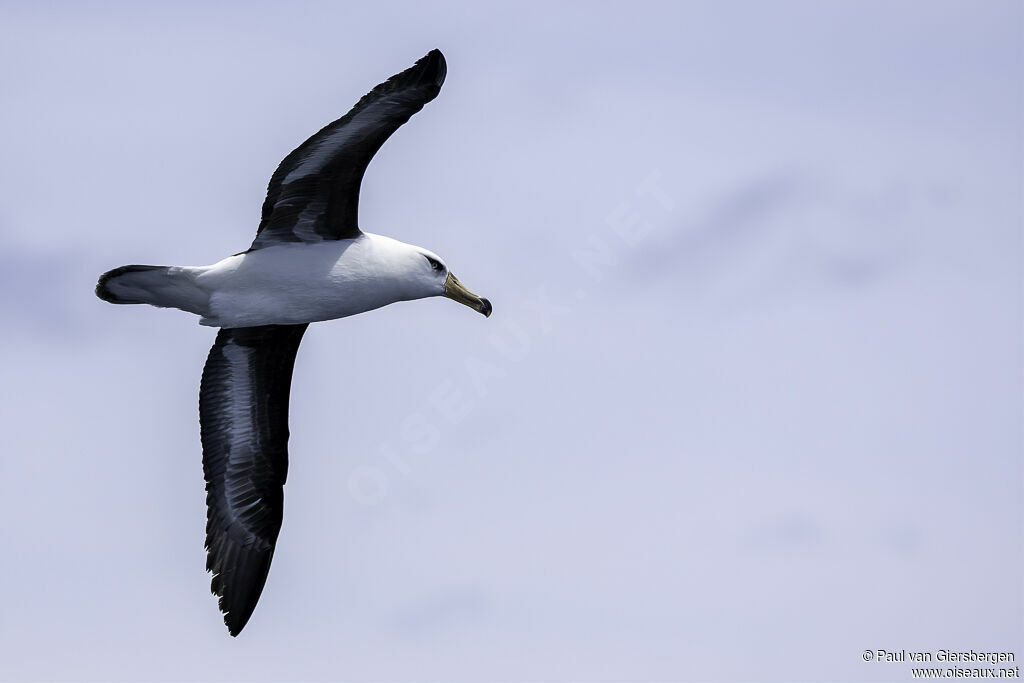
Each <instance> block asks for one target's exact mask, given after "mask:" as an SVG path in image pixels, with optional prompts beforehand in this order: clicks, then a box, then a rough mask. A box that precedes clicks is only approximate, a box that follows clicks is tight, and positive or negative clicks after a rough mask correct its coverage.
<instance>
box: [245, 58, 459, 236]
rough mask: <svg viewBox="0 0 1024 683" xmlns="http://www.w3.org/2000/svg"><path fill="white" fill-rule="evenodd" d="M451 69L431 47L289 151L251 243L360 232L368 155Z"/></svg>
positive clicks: (433, 94)
mask: <svg viewBox="0 0 1024 683" xmlns="http://www.w3.org/2000/svg"><path fill="white" fill-rule="evenodd" d="M446 71H447V67H446V65H445V60H444V55H442V54H441V52H440V50H431V51H430V52H429V53H427V55H426V56H425V57H423V58H422V59H420V60H419V61H418V62H416V64H414V65H413V66H412V67H410V68H409V69H406V70H405V71H403V72H402V73H400V74H397V75H395V76H392V77H391V78H389V79H388V80H387V81H385V82H384V83H381V84H380V85H378V86H377V87H376V88H374V89H373V90H371V91H370V92H369V93H368V94H366V95H365V96H364V97H363V98H362V99H361V100H359V102H358V103H357V104H356V106H354V107H352V110H351V111H349V112H348V113H347V114H345V115H344V116H343V117H341V118H340V119H338V120H337V121H335V122H334V123H331V124H329V125H328V126H326V127H325V128H323V130H321V131H320V132H319V133H317V134H316V135H314V136H313V137H311V138H309V139H308V140H306V141H305V142H304V143H302V144H301V145H299V147H298V148H296V149H295V150H294V151H293V152H292V153H291V154H289V155H288V156H286V157H285V158H284V161H282V162H281V165H280V166H278V168H277V171H275V172H274V175H273V177H271V179H270V185H269V186H268V187H267V198H266V201H264V203H263V215H262V218H261V220H260V227H259V230H258V231H257V233H256V239H255V241H254V242H253V243H252V247H251V249H260V248H262V247H266V246H269V245H272V244H278V243H281V242H320V241H322V240H340V239H348V238H351V237H358V236H359V234H360V232H359V220H358V218H359V217H358V209H359V186H360V183H361V182H362V179H363V173H364V172H365V171H366V167H367V165H368V164H369V163H370V159H372V158H373V155H374V154H376V153H377V150H378V149H380V147H381V145H383V144H384V141H385V140H387V139H388V138H389V137H390V136H391V134H392V133H394V132H395V131H396V130H398V128H399V127H400V126H401V125H402V124H403V123H405V122H406V121H408V120H409V118H410V117H411V116H412V115H413V114H415V113H416V112H418V111H419V110H420V109H422V108H423V105H425V104H426V103H427V102H429V101H431V100H432V99H434V98H435V97H437V94H438V93H439V92H440V91H441V84H442V83H444V77H445V73H446Z"/></svg>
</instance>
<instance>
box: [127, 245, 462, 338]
mask: <svg viewBox="0 0 1024 683" xmlns="http://www.w3.org/2000/svg"><path fill="white" fill-rule="evenodd" d="M428 256H429V257H430V258H433V259H435V260H436V261H438V262H439V261H440V259H439V258H438V257H437V256H436V255H435V254H433V253H432V252H429V251H427V250H425V249H421V248H419V247H415V246H413V245H410V244H405V243H404V242H399V241H398V240H394V239H391V238H390V237H384V236H383V235H374V234H372V233H363V234H361V235H359V236H358V237H355V238H352V239H345V240H325V241H322V242H315V243H312V244H304V243H301V242H291V243H284V244H279V245H275V246H272V247H267V248H264V249H257V250H255V251H248V252H243V253H241V254H235V255H234V256H229V257H228V258H226V259H223V260H222V261H218V262H217V263H214V264H213V265H210V266H171V267H168V268H167V269H166V270H164V269H156V268H154V269H153V270H148V271H141V272H139V274H138V275H136V276H135V277H134V278H130V279H128V282H124V280H125V279H126V278H120V279H112V281H111V282H110V283H109V284H108V285H107V286H108V289H109V290H110V292H111V293H112V294H114V295H115V296H120V297H122V298H125V299H139V298H141V297H147V296H148V298H149V300H147V301H146V303H149V304H152V305H155V306H161V307H169V308H180V309H181V310H184V311H188V312H189V313H195V314H196V315H199V316H201V318H200V321H199V323H200V324H201V325H209V326H211V327H256V326H260V325H298V324H301V323H312V322H319V321H323V320H333V319H335V318H345V317H348V316H350V315H355V314H357V313H364V312H366V311H372V310H373V309H375V308H380V307H381V306H386V305H388V304H391V303H395V302H398V301H409V300H412V299H420V298H423V297H425V296H437V295H441V294H443V293H444V282H443V281H442V282H439V281H438V278H437V277H434V276H432V272H433V271H432V269H431V268H430V267H429V265H430V262H429V261H427V260H426V258H425V257H428ZM150 280H151V281H153V284H151V283H150V282H149V281H150Z"/></svg>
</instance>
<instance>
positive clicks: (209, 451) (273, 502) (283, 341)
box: [199, 325, 307, 636]
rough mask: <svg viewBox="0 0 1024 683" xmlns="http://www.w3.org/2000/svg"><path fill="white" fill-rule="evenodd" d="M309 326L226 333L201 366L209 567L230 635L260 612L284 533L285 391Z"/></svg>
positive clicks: (214, 590)
mask: <svg viewBox="0 0 1024 683" xmlns="http://www.w3.org/2000/svg"><path fill="white" fill-rule="evenodd" d="M306 327H307V326H306V325H268V326H264V327H241V328H236V329H227V328H225V329H222V330H220V332H219V333H218V334H217V341H216V342H214V345H213V348H212V349H210V355H209V357H208V358H207V360H206V367H205V368H204V369H203V379H202V383H201V385H200V390H199V421H200V426H201V429H200V431H201V434H202V441H203V471H204V473H205V475H206V491H207V494H206V506H207V516H206V549H207V551H208V553H207V560H206V568H207V570H209V571H211V572H213V581H212V584H211V589H212V590H213V592H214V594H215V595H217V596H219V597H220V602H219V606H220V610H221V611H222V612H223V613H224V623H225V624H227V626H228V630H229V631H230V632H231V635H233V636H234V635H238V633H239V631H241V630H242V628H243V627H244V626H245V624H246V622H247V621H249V617H250V616H251V615H252V611H253V609H254V608H255V607H256V602H257V601H258V600H259V597H260V593H261V592H262V591H263V584H264V583H265V582H266V580H267V572H268V571H270V560H271V558H273V556H274V544H275V543H276V541H277V534H278V532H279V531H280V530H281V515H282V513H283V511H284V483H285V478H286V477H287V474H288V393H289V390H290V388H291V380H292V368H293V366H294V364H295V353H296V352H297V351H298V349H299V342H301V341H302V334H303V333H304V332H305V331H306Z"/></svg>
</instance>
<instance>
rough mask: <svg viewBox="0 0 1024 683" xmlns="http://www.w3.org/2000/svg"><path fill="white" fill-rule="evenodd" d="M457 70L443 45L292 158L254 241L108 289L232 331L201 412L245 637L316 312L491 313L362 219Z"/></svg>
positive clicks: (212, 359) (222, 586)
mask: <svg viewBox="0 0 1024 683" xmlns="http://www.w3.org/2000/svg"><path fill="white" fill-rule="evenodd" d="M445 73H446V65H445V60H444V57H443V56H442V55H441V53H440V52H439V51H437V50H433V51H431V52H430V53H428V54H427V56H425V57H424V58H423V59H421V60H419V61H418V62H416V64H415V65H413V66H412V67H411V68H409V69H406V70H405V71H403V72H401V73H399V74H397V75H395V76H393V77H391V78H390V79H388V80H387V81H385V82H384V83H381V84H380V85H378V86H377V87H376V88H374V89H373V90H372V91H370V93H368V94H367V95H366V96H365V97H363V98H362V99H361V100H360V101H359V102H358V103H357V104H356V105H355V107H353V108H352V110H351V111H349V113H347V114H346V115H345V116H343V117H342V118H340V119H338V120H337V121H335V122H333V123H331V124H329V125H327V126H326V127H324V128H323V129H322V130H321V131H320V132H318V133H316V134H315V135H313V136H312V137H311V138H309V139H308V140H306V141H305V142H304V143H303V144H301V145H300V146H299V147H297V148H296V149H295V150H294V151H292V153H291V154H289V155H288V156H286V157H285V159H284V161H282V162H281V164H280V166H279V167H278V169H277V171H276V172H275V173H274V175H273V176H272V177H271V179H270V184H269V186H268V188H267V196H266V200H265V201H264V203H263V212H262V217H261V220H260V225H259V228H258V230H257V233H256V239H255V240H254V241H253V243H252V246H250V247H249V249H248V250H246V251H244V252H242V253H240V254H235V255H234V256H229V257H228V258H225V259H223V260H222V261H219V262H217V263H215V264H213V265H210V266H141V265H131V266H122V267H120V268H115V269H114V270H111V271H108V272H106V273H104V274H103V275H102V276H101V277H100V280H99V283H98V284H97V286H96V294H97V296H99V297H100V298H101V299H103V300H105V301H109V302H111V303H117V304H151V305H153V306H160V307H165V308H166V307H171V308H179V309H181V310H184V311H187V312H189V313H194V314H196V315H199V316H200V323H201V324H203V325H209V326H214V327H219V328H221V330H220V332H218V334H217V339H216V341H215V342H214V345H213V348H212V349H210V354H209V357H208V358H207V361H206V366H205V368H204V369H203V376H202V381H201V384H200V391H199V415H200V427H201V436H202V442H203V472H204V475H205V478H206V490H207V526H206V547H207V550H208V555H207V569H208V570H210V571H211V572H213V574H214V576H213V581H212V584H211V587H212V589H213V592H214V593H215V594H216V595H217V596H219V598H220V602H219V605H220V608H221V611H222V612H224V621H225V623H226V624H227V626H228V630H229V632H230V633H231V634H232V635H237V634H238V633H239V631H241V630H242V628H243V627H244V626H245V624H246V623H247V622H248V620H249V617H250V616H251V615H252V612H253V609H254V608H255V607H256V602H257V601H258V600H259V596H260V593H261V592H262V590H263V586H264V583H265V581H266V578H267V573H268V571H269V570H270V561H271V559H272V558H273V554H274V547H275V544H276V541H277V535H278V532H279V531H280V528H281V519H282V514H283V500H284V498H283V496H284V489H283V487H284V483H285V478H286V475H287V471H288V447H287V446H288V395H289V391H290V387H291V373H292V366H293V364H294V362H295V354H296V352H297V351H298V348H299V343H300V342H301V340H302V336H303V334H304V333H305V331H306V328H307V326H308V325H309V323H313V322H318V321H322V320H332V319H335V318H344V317H347V316H350V315H355V314H357V313H363V312H365V311H370V310H373V309H375V308H380V307H381V306H386V305H388V304H391V303H395V302H397V301H408V300H411V299H422V298H425V297H430V296H447V297H449V298H451V299H453V300H455V301H457V302H459V303H462V304H465V305H467V306H469V307H471V308H473V309H474V310H476V311H478V312H480V313H482V314H484V315H490V313H491V304H490V302H489V301H487V299H484V298H482V297H479V296H477V295H475V294H473V293H472V292H470V291H469V290H468V289H466V288H465V287H464V286H463V285H462V283H460V282H459V281H458V279H457V278H456V277H455V276H454V275H452V274H451V273H450V272H449V270H448V267H447V266H446V265H445V264H444V262H443V261H442V260H441V259H440V257H438V256H437V255H436V254H434V253H432V252H430V251H427V250H426V249H422V248H420V247H415V246H412V245H410V244H405V243H403V242H399V241H397V240H394V239H391V238H389V237H383V236H381V235H374V234H371V233H364V232H362V231H361V230H360V229H359V226H358V220H357V218H358V216H357V211H358V203H359V186H360V183H361V182H362V177H363V173H364V171H365V170H366V166H367V165H368V164H369V162H370V160H371V159H372V158H373V155H374V154H375V153H376V151H377V150H378V149H379V148H380V146H381V145H382V144H383V143H384V142H385V141H386V140H387V139H388V137H389V136H390V135H391V134H392V133H393V132H394V131H395V130H397V129H398V127H399V126H401V125H402V124H403V123H405V122H406V121H407V120H408V119H409V117H410V116H412V115H413V114H415V113H416V112H418V111H419V110H420V109H421V108H422V107H423V105H424V104H426V103H427V102H429V101H430V100H432V99H434V97H436V96H437V93H438V92H439V91H440V88H441V84H442V83H443V82H444V78H445Z"/></svg>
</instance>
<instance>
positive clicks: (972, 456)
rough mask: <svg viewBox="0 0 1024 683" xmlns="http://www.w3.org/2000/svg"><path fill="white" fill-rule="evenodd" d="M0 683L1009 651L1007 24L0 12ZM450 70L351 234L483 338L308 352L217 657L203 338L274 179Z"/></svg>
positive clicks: (1021, 615)
mask: <svg viewBox="0 0 1024 683" xmlns="http://www.w3.org/2000/svg"><path fill="white" fill-rule="evenodd" d="M0 12H2V16H3V20H2V21H0V87H2V89H3V93H4V96H3V100H2V101H3V104H2V106H0V127H2V130H4V131H6V134H5V135H4V144H3V152H2V154H0V187H2V188H3V191H2V192H0V231H2V234H3V237H4V244H5V248H4V250H3V251H2V253H0V315H2V320H3V321H4V332H5V333H4V335H3V338H2V340H0V368H2V370H0V377H2V378H3V383H4V389H5V390H4V391H3V392H0V419H2V421H3V426H4V434H5V438H4V440H3V442H4V445H3V448H2V453H0V516H2V517H3V518H4V519H5V520H6V521H5V523H4V524H3V525H2V526H0V547H2V548H4V550H5V553H6V554H5V557H6V560H7V561H6V562H4V563H3V569H0V577H2V581H0V586H2V588H0V591H2V595H0V605H2V608H0V679H2V680H10V681H29V680H96V681H99V680H107V681H110V680H113V681H122V680H126V681H127V680H133V681H141V680H168V681H170V680H201V681H205V680H209V681H221V680H237V681H276V680H317V681H320V680H324V681H328V680H353V681H355V680H361V681H365V680H374V681H378V680H379V681H423V680H436V681H508V680H544V681H604V680H615V681H696V680H703V681H889V680H910V664H898V663H884V662H883V663H878V662H870V663H865V662H864V661H863V660H862V657H861V655H862V652H863V651H864V650H868V649H870V650H877V649H886V650H900V649H907V650H911V649H915V650H924V651H932V652H935V651H937V650H939V649H940V648H945V649H952V650H969V649H972V648H973V649H975V650H984V651H1000V650H1003V651H1013V650H1014V648H1015V647H1016V648H1017V650H1016V656H1017V659H1018V662H1019V661H1020V659H1021V658H1024V648H1022V646H1021V643H1024V579H1022V574H1021V569H1020V568H1021V567H1022V566H1024V499H1022V495H1021V494H1022V491H1024V470H1022V457H1021V456H1022V453H1024V431H1022V415H1024V363H1022V360H1024V354H1022V349H1024V319H1022V315H1024V313H1022V311H1024V308H1022V304H1024V301H1022V291H1024V289H1022V278H1021V275H1022V254H1024V250H1022V239H1021V238H1022V227H1024V163H1022V162H1024V136H1022V131H1024V107H1022V103H1024V85H1022V84H1024V59H1022V54H1021V50H1022V45H1024V41H1022V37H1024V10H1022V6H1021V5H1020V4H1019V3H1016V2H994V1H992V2H988V1H987V2H981V3H979V2H928V3H921V2H895V3H894V2H884V3H883V2H875V3H872V2H830V3H817V2H775V3H753V2H731V3H714V2H686V3H663V4H662V3H629V4H626V3H620V4H613V3H600V4H599V3H577V4H567V3H558V4H557V6H554V7H552V6H549V5H545V4H524V3H521V2H517V3H510V4H504V5H490V4H488V5H482V4H477V3H436V2H435V3H428V4H422V3H417V4H414V3H401V2H399V3H390V4H383V3H381V4H377V5H374V6H373V7H372V8H371V7H370V6H369V5H366V4H361V5H359V6H356V5H354V4H351V5H350V4H347V3H262V4H261V3H160V4H157V3H145V4H144V3H123V4H122V3H104V2H96V3H70V2H68V3H59V2H54V3H36V2H23V3H12V2H5V3H2V5H0ZM434 47H438V48H440V49H441V50H442V51H443V52H444V53H445V55H446V57H447V61H448V78H447V81H446V83H445V85H444V88H443V89H442V91H441V94H440V95H439V97H438V98H437V99H436V100H435V101H434V102H432V103H430V104H429V105H427V107H426V108H425V109H424V110H423V111H422V112H420V113H419V114H417V115H416V116H415V117H414V118H413V119H412V120H411V121H410V122H409V123H408V124H407V125H406V126H405V127H403V128H402V129H401V130H400V131H399V132H398V133H396V134H395V135H394V136H393V137H392V139H391V140H390V141H389V142H388V143H387V144H386V145H385V146H384V148H383V149H382V150H381V152H380V153H379V154H378V156H377V157H376V159H375V160H374V161H373V163H372V164H371V165H370V168H369V170H368V172H367V175H366V181H365V183H364V186H363V195H362V203H361V216H360V224H361V225H362V227H363V229H364V230H367V231H370V232H378V233H382V234H386V235H389V236H392V237H395V238H397V239H401V240H403V241H407V242H411V243H414V244H418V245H420V246H423V247H425V248H427V249H430V250H432V251H434V252H436V253H438V254H440V255H441V256H442V257H443V258H445V260H446V261H447V263H448V264H449V265H450V266H451V268H452V270H453V272H455V273H457V274H458V276H459V278H460V279H461V280H462V281H463V282H464V283H466V285H467V286H468V287H470V288H471V289H472V290H474V291H476V292H479V293H480V294H482V295H484V296H487V297H488V298H489V299H490V300H491V302H492V303H493V304H494V314H493V315H492V316H491V317H490V318H489V319H484V318H483V317H481V316H479V315H477V314H475V313H473V312H472V311H470V310H468V309H466V308H465V307H460V306H457V305H455V304H453V303H452V302H450V301H446V300H429V301H421V302H413V303H403V304H397V305H394V306H391V307H388V308H386V309H382V310H379V311H376V312H372V313H370V314H366V315H361V316H356V317H353V318H348V319H345V320H340V321H332V322H327V323H318V324H316V325H314V326H312V327H311V328H310V330H309V331H308V332H307V334H306V337H305V339H304V340H303V343H302V347H301V349H300V351H299V355H298V360H297V363H296V369H295V377H294V381H293V384H292V401H291V433H292V438H291V442H290V453H291V468H290V472H289V480H288V484H287V486H286V488H285V502H286V504H285V519H284V526H283V529H282V532H281V536H280V541H279V543H278V547H277V552H276V555H275V558H274V564H273V567H272V569H271V572H270V577H269V579H268V581H267V586H266V589H265V591H264V593H263V597H262V599H261V601H260V604H259V606H258V607H257V608H256V611H255V613H254V615H253V617H252V620H251V621H250V622H249V624H248V626H247V627H246V629H245V630H244V631H243V632H242V634H241V635H240V636H239V637H238V638H237V639H232V638H230V637H229V636H228V634H227V631H226V629H225V627H224V625H223V623H222V621H221V616H220V614H219V612H218V611H217V607H216V599H215V598H214V597H213V596H211V595H210V593H209V578H210V577H209V575H208V574H206V573H205V572H204V563H205V552H204V550H203V538H204V526H205V504H204V502H205V491H204V488H203V475H202V465H201V448H200V444H199V425H198V410H197V396H198V385H199V377H200V373H201V371H202V365H203V362H204V359H205V357H206V354H207V352H208V349H209V347H210V345H211V343H212V342H213V338H214V330H211V329H208V328H202V327H199V326H198V325H197V324H196V323H197V320H196V319H195V318H194V317H192V316H189V315H187V314H184V313H181V312H177V311H168V310H157V309H153V308H148V307H127V306H118V307H115V306H110V305H108V304H105V303H103V302H101V301H100V300H98V299H97V298H95V297H94V296H93V293H92V290H93V286H94V284H95V280H96V277H97V276H98V275H99V274H100V273H102V272H103V271H105V270H108V269H110V268H113V267H115V266H118V265H121V264H126V263H154V264H206V263H212V262H215V261H217V260H219V259H221V258H223V257H224V256H227V255H229V254H232V253H235V252H238V251H241V250H243V249H245V248H247V247H248V245H249V243H250V242H251V240H252V238H253V235H254V234H255V230H256V226H257V222H258V217H259V210H260V207H261V204H262V201H263V197H264V191H265V188H266V183H267V180H268V179H269V177H270V175H271V173H272V172H273V170H274V168H275V167H276V165H277V163H278V162H279V161H280V160H281V159H282V158H283V157H284V156H285V155H286V154H287V153H288V152H289V151H290V150H291V149H292V148H293V147H295V146H296V145H298V144H299V143H300V142H302V140H304V139H305V138H306V137H308V136H309V135H310V134H312V133H313V132H315V131H316V130H318V129H319V128H320V127H321V126H323V125H324V124H326V123H328V122H330V121H332V120H333V119H335V118H337V117H339V116H340V115H342V114H343V113H344V112H345V111H347V110H348V108H349V107H350V106H351V105H352V104H354V103H355V102H356V100H357V99H358V98H359V97H361V96H362V95H363V94H364V93H365V92H366V91H368V90H369V89H370V88H371V87H372V86H374V85H375V84H377V83H378V82H380V81H382V80H384V79H385V78H386V77H388V76H390V75H391V74H393V73H396V72H398V71H400V70H402V69H404V68H406V67H407V66H409V65H411V64H412V63H413V62H414V61H415V60H416V59H418V58H419V57H421V56H422V55H423V54H425V53H426V52H427V51H428V50H430V49H431V48H434Z"/></svg>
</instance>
